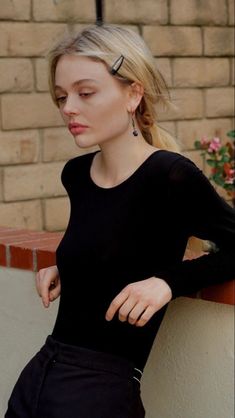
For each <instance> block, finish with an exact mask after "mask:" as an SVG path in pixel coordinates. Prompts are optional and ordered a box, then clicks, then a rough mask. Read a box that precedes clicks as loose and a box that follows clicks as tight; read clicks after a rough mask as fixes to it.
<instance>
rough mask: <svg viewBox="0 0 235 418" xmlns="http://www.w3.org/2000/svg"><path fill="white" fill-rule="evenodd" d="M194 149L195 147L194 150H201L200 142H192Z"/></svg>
mask: <svg viewBox="0 0 235 418" xmlns="http://www.w3.org/2000/svg"><path fill="white" fill-rule="evenodd" d="M194 147H195V148H196V149H201V142H200V141H195V142H194Z"/></svg>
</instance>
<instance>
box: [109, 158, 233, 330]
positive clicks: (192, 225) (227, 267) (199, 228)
mask: <svg viewBox="0 0 235 418" xmlns="http://www.w3.org/2000/svg"><path fill="white" fill-rule="evenodd" d="M169 180H170V184H171V198H172V202H174V205H175V206H174V207H175V209H176V207H177V210H178V214H179V213H181V219H183V227H184V228H185V229H186V230H187V234H188V237H190V236H196V237H198V238H201V239H203V240H209V241H212V242H213V243H214V244H215V245H216V251H215V252H213V253H209V254H207V255H203V256H201V257H198V258H196V259H193V260H185V261H179V262H178V263H175V264H173V265H169V266H166V269H164V270H163V271H158V272H156V277H150V278H148V279H146V280H142V281H139V282H136V283H131V284H129V285H128V286H126V287H125V288H124V289H123V290H122V291H121V292H120V293H119V294H118V295H117V296H116V297H115V299H114V300H113V301H112V302H111V304H110V306H109V308H108V310H107V312H106V319H107V320H111V319H112V318H113V316H114V315H115V313H116V312H118V316H119V320H120V321H128V322H129V323H130V324H133V325H136V326H143V325H145V324H146V323H147V322H148V321H149V319H150V318H151V317H152V316H153V315H154V313H155V312H157V311H158V310H159V309H161V307H163V306H164V305H165V304H167V303H168V302H169V301H170V300H171V299H172V298H176V297H177V296H184V295H188V294H190V293H193V292H195V291H198V290H200V289H202V288H203V287H207V286H209V285H212V284H217V283H221V282H224V281H228V280H232V279H234V278H235V211H234V209H233V208H232V207H231V206H230V205H228V204H227V203H226V202H225V200H224V199H223V198H221V197H220V196H219V195H218V193H217V192H216V191H215V189H214V187H213V186H212V185H211V183H210V182H209V180H208V179H207V177H205V175H204V174H203V173H202V171H201V170H199V169H198V167H196V166H195V164H194V163H193V162H192V161H190V160H188V159H186V158H185V157H182V159H180V160H179V161H178V162H177V164H175V165H174V167H173V169H172V170H171V173H170V179H169Z"/></svg>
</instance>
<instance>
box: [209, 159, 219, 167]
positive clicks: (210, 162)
mask: <svg viewBox="0 0 235 418" xmlns="http://www.w3.org/2000/svg"><path fill="white" fill-rule="evenodd" d="M206 162H207V164H208V165H209V166H210V167H216V165H217V162H216V161H215V160H206Z"/></svg>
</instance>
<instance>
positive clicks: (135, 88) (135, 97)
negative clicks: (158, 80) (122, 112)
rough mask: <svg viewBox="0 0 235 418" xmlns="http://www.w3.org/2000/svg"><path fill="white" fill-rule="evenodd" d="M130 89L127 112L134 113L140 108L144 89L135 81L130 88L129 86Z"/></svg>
mask: <svg viewBox="0 0 235 418" xmlns="http://www.w3.org/2000/svg"><path fill="white" fill-rule="evenodd" d="M128 88H129V91H128V99H127V100H128V102H127V111H128V112H134V111H135V110H136V109H137V107H138V106H139V104H140V102H141V99H142V97H143V95H144V88H143V86H142V84H141V83H139V82H138V81H134V82H133V83H132V84H131V85H130V86H128Z"/></svg>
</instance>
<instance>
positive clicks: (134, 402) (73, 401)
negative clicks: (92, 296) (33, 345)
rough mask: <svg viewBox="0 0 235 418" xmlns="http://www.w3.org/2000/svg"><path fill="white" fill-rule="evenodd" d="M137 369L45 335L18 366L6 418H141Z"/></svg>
mask: <svg viewBox="0 0 235 418" xmlns="http://www.w3.org/2000/svg"><path fill="white" fill-rule="evenodd" d="M140 376H141V373H140V372H139V371H138V369H135V368H134V366H133V365H132V364H131V363H129V362H128V361H127V360H125V359H122V358H120V357H118V356H113V355H111V354H106V353H101V352H96V351H93V350H88V349H86V348H81V347H76V346H72V345H68V344H63V343H60V342H58V341H56V340H55V339H53V338H52V336H51V335H49V336H48V337H47V339H46V342H45V344H44V345H43V347H42V348H41V349H40V351H39V352H37V353H36V355H35V356H34V357H33V358H32V359H31V360H30V361H29V362H28V363H27V365H26V366H25V367H24V369H23V370H22V372H21V374H20V376H19V378H18V380H17V382H16V384H15V386H14V388H13V391H12V394H11V397H10V399H9V402H8V409H7V412H6V414H5V418H144V417H145V410H144V407H143V404H142V401H141V397H140V382H139V380H140Z"/></svg>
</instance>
